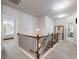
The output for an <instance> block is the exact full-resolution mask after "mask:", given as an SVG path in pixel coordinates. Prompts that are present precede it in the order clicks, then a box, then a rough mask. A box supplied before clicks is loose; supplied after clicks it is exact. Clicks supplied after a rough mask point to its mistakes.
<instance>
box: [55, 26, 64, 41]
mask: <svg viewBox="0 0 79 59" xmlns="http://www.w3.org/2000/svg"><path fill="white" fill-rule="evenodd" d="M54 33H57V34H58V40H63V39H64V26H63V25H59V26H55V27H54Z"/></svg>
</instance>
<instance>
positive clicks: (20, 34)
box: [17, 33, 51, 38]
mask: <svg viewBox="0 0 79 59" xmlns="http://www.w3.org/2000/svg"><path fill="white" fill-rule="evenodd" d="M17 35H23V36H27V37H31V38H37V36H31V35H26V34H20V33H17ZM47 36H51V35H46V36H39V38H43V37H47Z"/></svg>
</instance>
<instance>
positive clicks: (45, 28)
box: [39, 16, 54, 35]
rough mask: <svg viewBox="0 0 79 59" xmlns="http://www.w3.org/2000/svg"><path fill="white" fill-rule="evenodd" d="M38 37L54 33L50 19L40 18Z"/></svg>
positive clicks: (46, 17)
mask: <svg viewBox="0 0 79 59" xmlns="http://www.w3.org/2000/svg"><path fill="white" fill-rule="evenodd" d="M39 22H40V35H47V34H48V33H49V34H51V33H53V32H54V27H53V26H54V23H53V20H52V19H51V18H49V17H48V16H44V17H41V18H40V21H39Z"/></svg>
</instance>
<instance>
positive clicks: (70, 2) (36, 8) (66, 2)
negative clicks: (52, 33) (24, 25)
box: [2, 0, 77, 19]
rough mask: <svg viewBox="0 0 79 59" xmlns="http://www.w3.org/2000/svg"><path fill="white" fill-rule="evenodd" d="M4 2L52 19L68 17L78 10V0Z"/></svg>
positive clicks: (3, 0)
mask: <svg viewBox="0 0 79 59" xmlns="http://www.w3.org/2000/svg"><path fill="white" fill-rule="evenodd" d="M2 4H5V5H7V6H9V7H12V8H15V9H18V10H20V11H23V12H25V13H28V14H31V15H33V16H36V17H42V16H45V15H47V16H49V17H51V18H52V19H61V18H65V17H68V16H70V15H73V14H74V13H76V10H77V6H76V5H77V0H22V1H21V3H19V4H18V5H16V4H14V3H12V2H10V1H8V0H2Z"/></svg>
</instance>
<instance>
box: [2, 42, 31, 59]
mask: <svg viewBox="0 0 79 59" xmlns="http://www.w3.org/2000/svg"><path fill="white" fill-rule="evenodd" d="M3 52H4V54H3V55H4V59H30V58H29V57H28V56H27V55H25V54H24V53H23V52H22V51H20V50H19V48H18V47H17V46H16V45H15V44H14V43H10V44H5V45H4V46H3Z"/></svg>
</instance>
